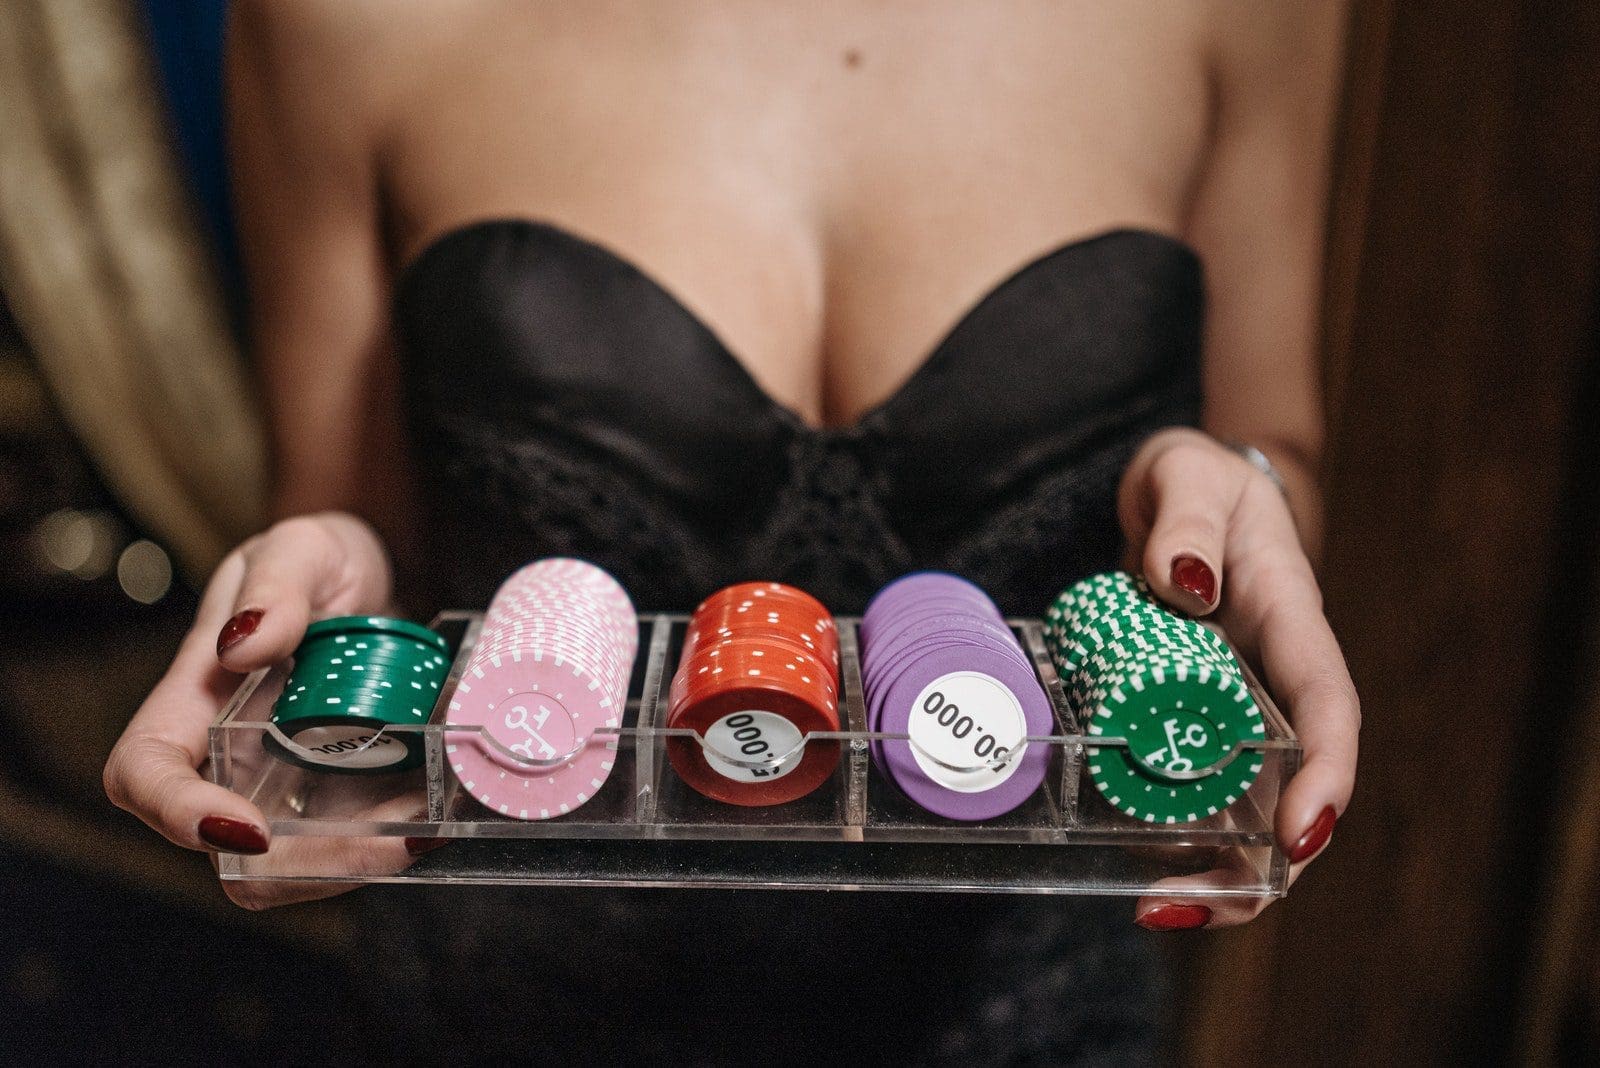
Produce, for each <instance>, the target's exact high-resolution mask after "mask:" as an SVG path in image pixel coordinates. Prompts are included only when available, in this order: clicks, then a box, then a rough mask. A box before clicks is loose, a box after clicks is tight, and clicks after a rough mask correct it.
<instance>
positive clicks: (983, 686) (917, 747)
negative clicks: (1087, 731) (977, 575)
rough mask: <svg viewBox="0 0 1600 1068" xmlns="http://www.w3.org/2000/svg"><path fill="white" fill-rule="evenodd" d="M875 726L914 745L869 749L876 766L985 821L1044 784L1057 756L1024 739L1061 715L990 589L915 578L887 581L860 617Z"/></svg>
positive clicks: (927, 803) (942, 805)
mask: <svg viewBox="0 0 1600 1068" xmlns="http://www.w3.org/2000/svg"><path fill="white" fill-rule="evenodd" d="M858 633H859V635H860V646H861V679H862V688H863V691H864V694H865V697H866V702H867V725H868V727H869V728H870V729H871V730H874V731H882V732H884V733H888V734H907V735H910V738H911V740H910V741H905V740H881V741H874V742H873V743H872V757H873V761H874V763H876V764H877V766H878V770H879V771H881V772H882V773H883V774H884V775H885V776H886V777H887V778H889V779H890V780H891V781H892V782H894V784H895V785H896V786H898V787H899V788H900V790H901V792H902V793H904V794H905V795H906V796H907V797H908V798H910V799H911V800H912V801H914V802H916V803H917V804H918V805H921V806H922V807H923V808H925V809H927V810H928V811H929V812H932V813H934V814H935V815H938V816H945V817H947V818H949V819H955V820H969V821H975V820H988V819H994V818H995V817H997V816H1001V815H1004V814H1005V813H1007V812H1010V811H1011V810H1012V809H1014V808H1016V807H1017V806H1018V805H1020V804H1022V803H1023V802H1024V801H1026V800H1027V799H1028V798H1029V797H1031V796H1032V795H1033V793H1034V791H1036V790H1038V789H1039V787H1040V786H1041V785H1042V784H1043V783H1044V776H1045V770H1046V766H1047V764H1048V763H1049V755H1050V754H1049V749H1048V747H1047V746H1045V745H1041V744H1034V745H1030V746H1028V747H1027V748H1026V749H1024V750H1023V752H1022V753H1021V754H1020V755H1018V756H1015V757H1014V758H1013V759H1010V760H1006V759H1004V758H1005V757H1006V756H1007V754H1009V753H1011V752H1012V751H1013V750H1014V749H1016V747H1017V746H1018V744H1019V743H1020V742H1021V741H1022V739H1023V738H1024V737H1025V736H1027V735H1033V736H1035V737H1037V736H1039V735H1047V734H1050V733H1051V732H1052V729H1053V724H1054V717H1053V715H1052V714H1051V711H1050V699H1049V698H1048V697H1047V696H1046V695H1045V692H1044V688H1043V687H1042V686H1040V684H1039V678H1038V676H1037V675H1036V674H1035V673H1034V670H1033V665H1032V664H1031V663H1030V662H1029V661H1028V658H1027V655H1026V654H1025V653H1024V652H1023V651H1022V646H1021V644H1019V643H1018V641H1017V638H1016V635H1015V634H1013V633H1012V631H1011V628H1010V627H1008V626H1007V625H1006V622H1005V619H1004V617H1002V616H1001V614H1000V610H999V609H998V608H996V607H995V604H994V602H993V601H991V600H990V599H989V597H988V595H987V594H985V593H984V592H983V591H982V590H981V589H979V588H978V587H977V586H974V585H973V584H972V583H970V582H968V581H967V580H966V579H963V578H960V577H958V576H956V575H950V574H945V573H943V572H937V571H919V572H917V573H915V574H911V575H906V576H904V577H903V578H899V579H896V580H895V581H893V582H891V583H889V584H888V585H887V586H885V587H884V588H883V589H881V590H879V591H878V593H877V595H876V596H875V597H873V599H872V603H871V604H869V605H867V611H866V613H865V614H864V615H863V616H862V617H861V625H860V629H859V632H858Z"/></svg>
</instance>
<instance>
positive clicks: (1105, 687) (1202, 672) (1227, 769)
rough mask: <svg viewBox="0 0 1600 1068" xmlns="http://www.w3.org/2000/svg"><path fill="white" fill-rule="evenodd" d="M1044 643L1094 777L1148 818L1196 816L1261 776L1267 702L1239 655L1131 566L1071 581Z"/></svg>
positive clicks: (1114, 801) (1188, 819) (1050, 617)
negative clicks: (1259, 746) (1086, 741)
mask: <svg viewBox="0 0 1600 1068" xmlns="http://www.w3.org/2000/svg"><path fill="white" fill-rule="evenodd" d="M1045 640H1046V643H1047V644H1048V646H1049V648H1050V656H1051V659H1052V660H1053V661H1054V662H1055V666H1056V671H1057V672H1058V673H1059V674H1060V676H1061V679H1062V683H1063V685H1064V686H1065V688H1066V692H1067V698H1068V701H1069V702H1070V704H1071V705H1072V710H1073V712H1074V714H1075V715H1076V716H1077V717H1078V721H1079V723H1080V724H1081V725H1082V726H1083V729H1084V730H1085V732H1086V733H1088V734H1090V735H1104V736H1105V737H1107V738H1124V739H1126V740H1127V743H1128V744H1127V745H1126V746H1121V745H1115V746H1110V745H1108V746H1088V747H1086V748H1085V755H1086V756H1087V758H1088V770H1089V777H1090V779H1091V780H1092V781H1093V782H1094V784H1095V787H1096V788H1097V789H1098V790H1099V791H1100V793H1101V794H1102V795H1103V796H1104V797H1105V799H1106V800H1107V801H1108V802H1109V803H1110V804H1111V806H1112V807H1113V808H1115V809H1116V810H1117V811H1119V812H1122V813H1123V814H1125V815H1128V816H1131V817H1133V818H1134V819H1137V820H1143V821H1144V822H1146V823H1192V822H1194V821H1196V820H1202V819H1205V818H1207V817H1209V816H1215V815H1216V814H1217V813H1219V812H1221V811H1223V810H1224V809H1226V808H1227V807H1228V806H1229V805H1231V804H1233V803H1234V802H1235V801H1237V800H1238V799H1239V798H1241V797H1243V796H1244V794H1245V791H1247V790H1249V789H1250V785H1251V784H1252V783H1253V782H1255V778H1256V775H1257V774H1258V773H1259V772H1260V771H1261V761H1262V758H1261V754H1260V751H1259V750H1248V749H1239V748H1238V747H1239V746H1240V744H1241V743H1245V742H1250V741H1257V740H1261V739H1263V738H1264V737H1265V735H1266V729H1265V726H1264V725H1263V722H1262V718H1261V710H1260V709H1259V708H1258V707H1257V706H1256V703H1255V699H1254V698H1253V697H1251V695H1250V689H1249V687H1248V686H1247V685H1246V684H1245V681H1244V673H1243V671H1242V670H1241V668H1240V667H1239V662H1238V660H1237V659H1235V657H1234V655H1233V650H1231V649H1230V648H1228V643H1227V642H1225V641H1223V640H1222V638H1221V637H1219V636H1218V635H1217V634H1216V633H1215V632H1214V631H1212V630H1210V629H1209V628H1207V627H1206V626H1204V625H1203V624H1201V623H1199V622H1197V621H1196V620H1193V619H1188V618H1186V617H1184V616H1180V615H1178V614H1176V613H1174V612H1172V611H1170V610H1169V609H1167V608H1166V607H1165V606H1163V605H1162V604H1161V603H1160V602H1159V601H1157V600H1156V598H1155V596H1154V594H1152V593H1151V591H1150V587H1149V586H1148V585H1147V584H1146V583H1145V581H1144V579H1143V578H1141V577H1139V576H1137V575H1131V574H1129V573H1127V572H1125V571H1108V572H1105V573H1103V574H1099V575H1093V576H1090V577H1089V578H1086V579H1084V580H1083V581H1081V582H1078V583H1075V584H1074V585H1072V586H1070V587H1068V588H1067V589H1066V590H1063V591H1062V593H1061V595H1060V596H1059V597H1057V598H1056V600H1055V603H1054V604H1052V605H1051V606H1050V608H1049V610H1048V611H1047V612H1046V613H1045Z"/></svg>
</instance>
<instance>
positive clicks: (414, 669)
mask: <svg viewBox="0 0 1600 1068" xmlns="http://www.w3.org/2000/svg"><path fill="white" fill-rule="evenodd" d="M449 672H450V646H449V644H448V643H447V642H446V641H445V640H444V638H443V637H442V636H440V635H439V634H436V633H434V632H433V631H431V630H429V629H428V628H427V627H422V626H418V625H417V624H415V623H410V622H407V621H406V620H403V619H389V618H386V617H383V616H340V617H337V618H334V619H324V620H321V621H319V622H316V623H313V624H311V626H309V627H307V628H306V634H305V637H304V638H303V639H302V640H301V642H300V646H299V648H297V649H296V650H295V651H294V667H293V669H292V670H291V671H290V673H289V681H288V682H287V683H285V684H284V688H283V692H282V693H281V694H279V695H278V699H277V701H275V702H273V705H272V717H271V718H272V722H273V723H274V724H276V725H277V727H278V729H279V731H281V732H282V733H283V734H284V735H285V736H286V737H288V738H289V739H291V740H292V741H293V742H294V743H295V745H296V746H298V747H299V748H300V749H301V750H304V752H300V751H296V750H291V749H288V748H286V747H285V746H283V745H282V744H280V743H279V742H278V740H277V739H276V738H274V737H273V736H272V735H271V734H270V733H268V734H267V735H265V736H264V744H265V745H266V747H267V749H268V750H269V751H270V752H272V754H273V755H274V756H277V757H279V758H280V759H283V760H286V761H288V762H289V763H291V764H297V765H299V766H301V767H308V768H315V769H317V770H319V771H344V772H359V773H369V774H370V773H381V772H391V771H402V770H404V769H406V768H414V767H417V766H418V765H420V764H421V763H422V761H423V755H424V750H423V740H422V734H421V733H420V732H415V731H408V732H393V733H382V729H383V728H384V727H386V726H395V725H401V724H405V725H412V724H416V725H420V724H423V723H426V722H428V716H429V714H430V713H432V711H433V706H434V702H435V701H437V700H438V698H439V690H440V688H441V687H442V686H443V685H444V681H445V678H446V676H447V675H448V674H449ZM307 754H311V755H307Z"/></svg>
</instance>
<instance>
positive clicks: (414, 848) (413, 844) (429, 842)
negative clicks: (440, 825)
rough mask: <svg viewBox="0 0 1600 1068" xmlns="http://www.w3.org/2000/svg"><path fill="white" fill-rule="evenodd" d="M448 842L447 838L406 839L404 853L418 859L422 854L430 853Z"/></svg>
mask: <svg viewBox="0 0 1600 1068" xmlns="http://www.w3.org/2000/svg"><path fill="white" fill-rule="evenodd" d="M449 841H450V839H448V838H407V839H406V852H407V853H410V854H411V855H412V856H414V857H420V856H422V854H424V853H432V852H433V851H434V850H435V849H438V848H439V847H440V846H442V845H445V844H446V843H448V842H449Z"/></svg>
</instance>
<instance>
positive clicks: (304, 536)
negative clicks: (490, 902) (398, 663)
mask: <svg viewBox="0 0 1600 1068" xmlns="http://www.w3.org/2000/svg"><path fill="white" fill-rule="evenodd" d="M390 583H391V579H390V568H389V560H388V556H387V554H386V553H385V552H384V549H383V546H382V545H381V544H380V542H379V541H378V538H377V536H376V535H375V534H374V533H373V531H372V528H370V527H369V526H367V524H366V523H364V522H362V521H361V520H359V519H357V518H355V517H354V516H351V515H347V514H344V513H338V512H325V513H321V514H318V515H308V516H302V517H297V518H294V519H288V520H285V521H283V522H281V523H279V524H277V525H276V526H274V527H272V528H271V529H270V530H268V531H266V532H265V533H264V534H260V535H258V536H256V537H254V538H251V539H250V540H249V541H247V542H245V543H244V544H243V545H241V546H240V547H239V548H238V549H235V550H234V551H233V552H232V553H231V554H229V556H228V558H227V559H226V560H224V561H223V562H222V564H221V565H220V566H219V567H218V568H217V570H216V573H215V574H214V575H213V576H212V578H211V582H210V584H209V585H208V586H207V587H206V592H205V596H204V598H203V599H202V600H201V603H200V610H199V612H198V613H197V615H196V617H195V623H194V626H193V628H191V629H190V631H189V634H188V636H187V637H186V638H185V639H184V641H183V644H182V646H181V647H180V648H179V650H178V655H177V658H176V659H175V660H174V661H173V663H172V667H171V668H169V669H168V671H167V673H166V675H165V676H164V677H163V678H162V679H161V681H160V683H158V684H157V685H156V688H155V689H154V691H152V692H151V694H150V696H149V698H148V699H146V701H145V702H144V704H143V705H142V706H141V707H140V709H139V711H138V712H137V713H136V714H135V715H134V717H133V719H132V720H131V721H130V722H129V724H128V727H127V730H125V731H124V732H123V734H122V738H121V739H120V740H119V741H118V742H117V744H116V747H115V748H114V749H112V751H111V757H110V759H109V760H107V761H106V768H105V789H106V795H107V796H108V797H110V798H111V800H112V801H113V802H114V803H115V804H117V805H118V806H119V807H121V808H124V809H127V810H128V811H129V812H132V813H133V814H134V815H135V816H138V817H139V818H140V819H141V820H143V821H144V822H145V823H147V824H149V825H150V826H151V827H154V828H155V829H156V830H158V831H160V832H161V833H162V834H164V835H166V836H167V837H168V838H169V839H171V840H172V841H173V842H176V843H177V844H178V845H181V846H185V847H187V848H189V849H199V850H207V851H212V852H217V851H221V852H229V853H264V852H266V850H267V847H268V846H269V845H270V844H271V832H270V831H269V830H268V827H267V821H266V819H265V818H264V817H263V816H262V814H261V811H260V810H259V809H257V808H256V806H254V805H253V804H251V803H250V802H249V801H247V800H245V799H244V798H243V797H241V796H239V795H238V794H236V793H233V792H232V791H230V790H226V789H223V788H222V787H221V786H217V785H215V784H214V783H210V782H207V781H206V780H205V779H203V778H201V776H200V774H199V770H198V769H199V767H200V764H201V762H202V761H203V760H204V759H205V756H206V736H207V730H208V728H209V727H210V725H211V722H212V721H213V720H214V719H215V718H216V716H217V713H218V712H219V711H220V710H221V708H222V706H223V704H224V703H225V702H226V701H227V700H228V698H229V696H230V695H231V694H232V693H233V691H234V689H235V688H236V687H237V686H238V683H239V676H240V675H242V674H246V673H248V672H251V671H254V670H255V669H257V668H261V667H266V666H267V665H269V664H275V663H277V662H279V661H281V660H284V659H286V658H287V657H288V656H289V655H290V654H291V653H293V652H294V650H295V647H296V646H297V645H298V644H299V643H300V639H301V637H302V636H303V635H304V633H305V629H306V626H307V625H308V624H309V623H311V622H312V621H313V620H314V619H318V618H322V617H326V616H339V615H363V614H368V613H379V612H383V611H385V610H386V609H387V607H388V604H389V597H390ZM330 841H337V840H330ZM372 841H373V845H372V847H371V848H372V850H374V851H379V852H383V853H386V854H393V855H392V856H388V855H383V856H371V857H363V858H360V859H361V862H362V864H363V865H364V866H369V867H372V868H374V870H377V869H381V868H387V869H388V870H391V871H398V870H399V869H401V868H403V867H405V866H406V864H407V863H409V861H410V859H411V857H410V856H409V855H408V854H407V853H406V851H405V849H406V847H405V845H404V843H403V840H402V839H399V838H378V839H373V840H372ZM346 859H347V860H348V858H346ZM302 862H303V861H302ZM346 870H349V869H346ZM226 889H227V893H228V896H229V897H230V898H232V899H233V900H234V901H235V902H237V903H238V904H241V905H244V906H246V907H250V908H265V907H267V906H269V905H274V904H284V903H287V902H289V901H297V900H306V899H308V898H312V897H322V896H326V895H327V894H329V893H337V892H338V891H339V890H340V889H342V888H341V887H323V886H319V885H318V884H314V883H312V884H275V883H249V882H229V883H227V884H226Z"/></svg>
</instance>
